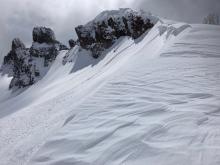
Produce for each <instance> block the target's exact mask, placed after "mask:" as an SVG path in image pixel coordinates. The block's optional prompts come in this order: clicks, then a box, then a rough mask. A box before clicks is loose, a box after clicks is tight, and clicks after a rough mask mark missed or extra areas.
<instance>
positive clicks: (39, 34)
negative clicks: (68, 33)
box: [33, 27, 56, 43]
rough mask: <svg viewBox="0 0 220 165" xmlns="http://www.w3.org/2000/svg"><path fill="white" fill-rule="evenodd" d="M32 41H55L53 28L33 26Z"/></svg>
mask: <svg viewBox="0 0 220 165" xmlns="http://www.w3.org/2000/svg"><path fill="white" fill-rule="evenodd" d="M33 41H34V42H38V43H53V42H55V41H56V38H55V34H54V32H53V30H51V29H50V28H46V27H34V29H33Z"/></svg>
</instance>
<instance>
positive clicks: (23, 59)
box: [1, 27, 68, 90]
mask: <svg viewBox="0 0 220 165" xmlns="http://www.w3.org/2000/svg"><path fill="white" fill-rule="evenodd" d="M33 41H34V42H33V43H32V46H31V48H25V45H24V43H23V42H22V41H21V40H20V39H18V38H15V39H14V40H13V41H12V47H11V51H10V52H9V53H8V54H7V56H5V57H4V62H3V65H2V67H1V70H2V73H3V74H8V75H9V76H12V77H13V78H12V80H11V83H10V86H9V88H10V89H11V88H12V89H14V90H16V89H18V88H23V87H27V86H30V85H32V84H34V83H35V82H37V81H38V80H39V79H41V78H42V77H43V76H44V75H45V74H46V72H47V70H48V69H49V66H50V64H51V63H52V62H53V61H54V60H55V58H56V56H57V55H58V53H59V51H60V50H66V49H68V48H67V47H66V46H65V45H63V44H61V43H60V42H59V41H57V40H56V39H55V35H54V32H53V31H52V30H51V29H49V28H46V27H35V28H34V29H33Z"/></svg>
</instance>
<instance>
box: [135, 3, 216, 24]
mask: <svg viewBox="0 0 220 165" xmlns="http://www.w3.org/2000/svg"><path fill="white" fill-rule="evenodd" d="M139 2H140V3H138V4H137V5H136V8H142V9H144V10H150V11H151V12H152V13H154V14H158V15H159V16H161V17H165V18H168V19H173V20H177V21H184V22H189V23H202V21H203V18H204V17H205V16H207V15H208V14H209V13H212V12H215V13H218V14H219V15H220V1H219V0H140V1H139Z"/></svg>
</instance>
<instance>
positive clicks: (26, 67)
mask: <svg viewBox="0 0 220 165" xmlns="http://www.w3.org/2000/svg"><path fill="white" fill-rule="evenodd" d="M29 61H30V53H29V49H26V48H25V46H24V44H23V43H22V42H21V40H20V39H18V38H16V39H14V40H13V41H12V50H11V51H10V52H9V53H8V55H7V56H5V58H4V62H3V67H2V69H3V72H6V73H8V74H9V75H10V76H13V79H12V81H11V83H10V85H9V88H10V89H11V88H12V87H17V88H21V87H26V86H28V85H31V84H33V83H34V75H33V72H32V70H33V67H32V65H31V64H30V63H29Z"/></svg>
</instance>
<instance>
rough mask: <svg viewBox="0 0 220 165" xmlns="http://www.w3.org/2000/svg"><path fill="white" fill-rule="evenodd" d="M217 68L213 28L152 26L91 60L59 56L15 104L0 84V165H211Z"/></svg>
mask: <svg viewBox="0 0 220 165" xmlns="http://www.w3.org/2000/svg"><path fill="white" fill-rule="evenodd" d="M13 45H14V46H13V48H15V50H16V52H17V51H18V50H19V51H26V49H25V48H24V45H23V44H22V43H21V42H20V41H19V40H15V42H14V44H13ZM37 45H39V44H37ZM43 45H44V44H43ZM43 45H41V47H43ZM18 55H19V54H18ZM18 57H19V56H18ZM35 58H37V59H39V58H41V57H35ZM12 62H13V60H12ZM219 66H220V27H219V26H213V25H204V24H203V25H194V24H192V25H189V24H186V23H178V22H174V21H169V20H163V19H160V21H159V22H158V23H157V24H155V25H154V27H153V28H152V29H150V30H149V31H148V32H147V33H145V34H143V35H142V36H141V37H139V38H138V39H136V40H134V39H133V38H132V37H131V36H124V37H120V38H119V39H117V40H116V41H115V43H114V44H113V45H112V46H111V47H110V48H109V50H108V51H106V54H105V55H103V56H100V57H99V58H98V59H95V58H93V57H92V56H91V51H90V50H86V49H83V48H82V47H81V46H80V45H79V44H78V43H77V44H76V45H75V46H74V47H73V48H71V49H70V50H63V51H59V54H58V55H57V56H56V59H55V60H54V61H53V62H52V63H51V66H50V67H48V71H47V73H46V74H45V76H44V77H42V79H41V80H39V81H38V82H37V83H35V84H34V85H32V86H30V87H29V88H28V89H27V90H25V91H24V92H23V93H21V94H20V95H17V96H16V95H11V94H10V92H8V90H7V87H8V85H9V83H10V80H11V79H10V78H9V77H7V76H5V75H4V76H1V77H0V83H1V85H0V162H1V165H18V164H22V165H24V164H28V165H29V164H30V165H70V164H74V165H104V164H106V165H119V164H126V165H146V163H148V164H153V165H177V164H178V165H202V164H203V165H219V162H220V141H219V139H220V133H219V131H218V130H219V125H220V119H219V117H220V104H219V103H220V67H219Z"/></svg>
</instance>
